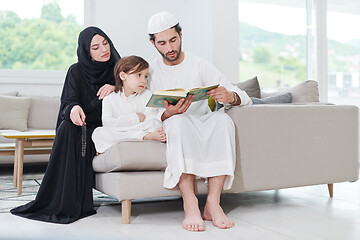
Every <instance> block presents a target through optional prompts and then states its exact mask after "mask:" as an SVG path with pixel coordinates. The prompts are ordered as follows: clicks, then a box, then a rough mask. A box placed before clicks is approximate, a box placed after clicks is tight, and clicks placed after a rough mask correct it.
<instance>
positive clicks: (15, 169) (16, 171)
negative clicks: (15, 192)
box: [14, 141, 18, 187]
mask: <svg viewBox="0 0 360 240" xmlns="http://www.w3.org/2000/svg"><path fill="white" fill-rule="evenodd" d="M16 149H18V141H15V154H14V187H17V174H18V151H17V150H16Z"/></svg>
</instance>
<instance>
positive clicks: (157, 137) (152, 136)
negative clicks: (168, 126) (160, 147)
mask: <svg viewBox="0 0 360 240" xmlns="http://www.w3.org/2000/svg"><path fill="white" fill-rule="evenodd" d="M143 140H153V141H160V142H166V135H165V132H164V129H163V128H162V127H159V128H158V129H156V130H155V131H154V132H151V133H148V134H146V135H145V136H144V137H143Z"/></svg>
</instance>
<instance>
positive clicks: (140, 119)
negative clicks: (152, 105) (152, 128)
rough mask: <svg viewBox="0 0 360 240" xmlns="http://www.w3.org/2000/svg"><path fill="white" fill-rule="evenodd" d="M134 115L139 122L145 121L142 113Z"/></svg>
mask: <svg viewBox="0 0 360 240" xmlns="http://www.w3.org/2000/svg"><path fill="white" fill-rule="evenodd" d="M136 114H137V115H138V117H139V121H140V122H143V121H145V119H146V117H145V115H144V114H143V113H138V112H137V113H136Z"/></svg>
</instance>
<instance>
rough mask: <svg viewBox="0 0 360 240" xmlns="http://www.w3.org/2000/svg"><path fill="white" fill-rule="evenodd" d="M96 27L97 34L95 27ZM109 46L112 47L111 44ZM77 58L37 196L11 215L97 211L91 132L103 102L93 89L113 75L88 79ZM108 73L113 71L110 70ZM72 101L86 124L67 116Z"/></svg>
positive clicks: (72, 217) (53, 217)
mask: <svg viewBox="0 0 360 240" xmlns="http://www.w3.org/2000/svg"><path fill="white" fill-rule="evenodd" d="M90 30H93V28H91V29H90ZM95 30H96V31H95V34H97V33H98V32H97V31H98V29H97V28H95ZM100 31H101V30H100ZM101 33H103V32H102V31H101ZM91 34H92V33H91ZM91 34H90V35H89V34H88V35H89V36H86V37H87V38H90V40H89V39H87V40H89V43H86V44H88V46H90V41H91V39H92V37H93V35H94V34H93V35H91ZM98 34H100V33H98ZM101 35H102V36H104V35H103V34H101ZM105 36H106V35H105ZM105 36H104V37H105ZM80 37H81V34H80ZM80 37H79V48H80V47H81V46H80V45H81V44H80ZM105 38H107V36H106V37H105ZM107 39H108V38H107ZM108 41H110V40H108ZM85 42H86V41H85ZM110 43H111V42H110ZM111 47H112V44H111ZM79 48H78V49H79ZM111 50H114V49H113V47H112V49H111ZM115 51H116V50H115ZM116 53H117V52H116ZM78 55H79V50H78ZM112 57H113V56H112ZM80 61H81V60H80V56H79V63H76V64H74V65H72V66H71V67H70V68H69V70H68V73H67V76H66V79H65V83H64V88H63V92H62V96H61V106H60V111H59V117H58V122H57V126H56V136H55V140H54V144H53V147H52V151H51V154H50V160H49V163H48V167H47V169H46V172H45V175H44V179H43V181H42V183H41V186H40V189H39V191H38V193H37V196H36V198H35V200H34V201H32V202H29V203H28V204H25V205H23V206H20V207H17V208H14V209H12V210H11V213H12V214H14V215H18V216H21V217H25V218H29V219H34V220H39V221H45V222H53V223H71V222H74V221H76V220H78V219H80V218H83V217H86V216H90V215H92V214H95V213H96V211H95V210H94V206H93V195H92V188H93V179H94V176H93V170H92V159H93V157H94V156H95V153H96V150H95V147H94V143H93V142H92V140H91V134H92V132H93V130H94V129H95V128H96V127H98V126H101V125H102V123H101V110H102V106H101V101H100V100H99V99H98V96H96V93H97V91H98V90H99V89H100V87H101V86H103V85H104V84H106V83H108V84H114V78H113V77H111V76H112V75H109V74H107V79H108V80H107V81H104V80H102V81H101V82H95V83H94V82H92V81H89V80H88V79H87V77H86V76H87V74H86V73H84V68H85V66H84V64H80V63H81V62H80ZM90 61H91V59H90ZM109 61H112V62H111V64H110V65H109V66H107V68H111V69H112V68H113V66H114V64H115V61H116V56H115V59H113V58H111V59H110V60H109ZM90 64H91V63H90ZM108 72H109V71H108ZM110 73H111V74H112V71H110ZM97 84H98V85H97ZM75 105H80V107H81V108H82V109H83V110H84V113H85V116H86V119H85V122H86V125H85V127H84V126H83V127H80V126H76V125H74V124H73V123H72V122H71V120H70V111H71V109H72V107H73V106H75ZM84 131H86V132H84Z"/></svg>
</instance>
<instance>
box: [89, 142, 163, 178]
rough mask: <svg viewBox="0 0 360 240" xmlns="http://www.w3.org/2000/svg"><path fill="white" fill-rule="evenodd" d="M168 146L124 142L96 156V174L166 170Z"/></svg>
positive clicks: (154, 143) (94, 160)
mask: <svg viewBox="0 0 360 240" xmlns="http://www.w3.org/2000/svg"><path fill="white" fill-rule="evenodd" d="M165 168H166V144H165V143H161V142H156V141H123V142H119V143H117V144H114V145H113V146H111V147H110V148H109V149H108V150H106V151H105V152H104V153H102V154H100V155H98V156H95V157H94V159H93V169H94V171H95V172H103V173H106V172H116V171H133V170H152V171H154V170H164V169H165Z"/></svg>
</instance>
